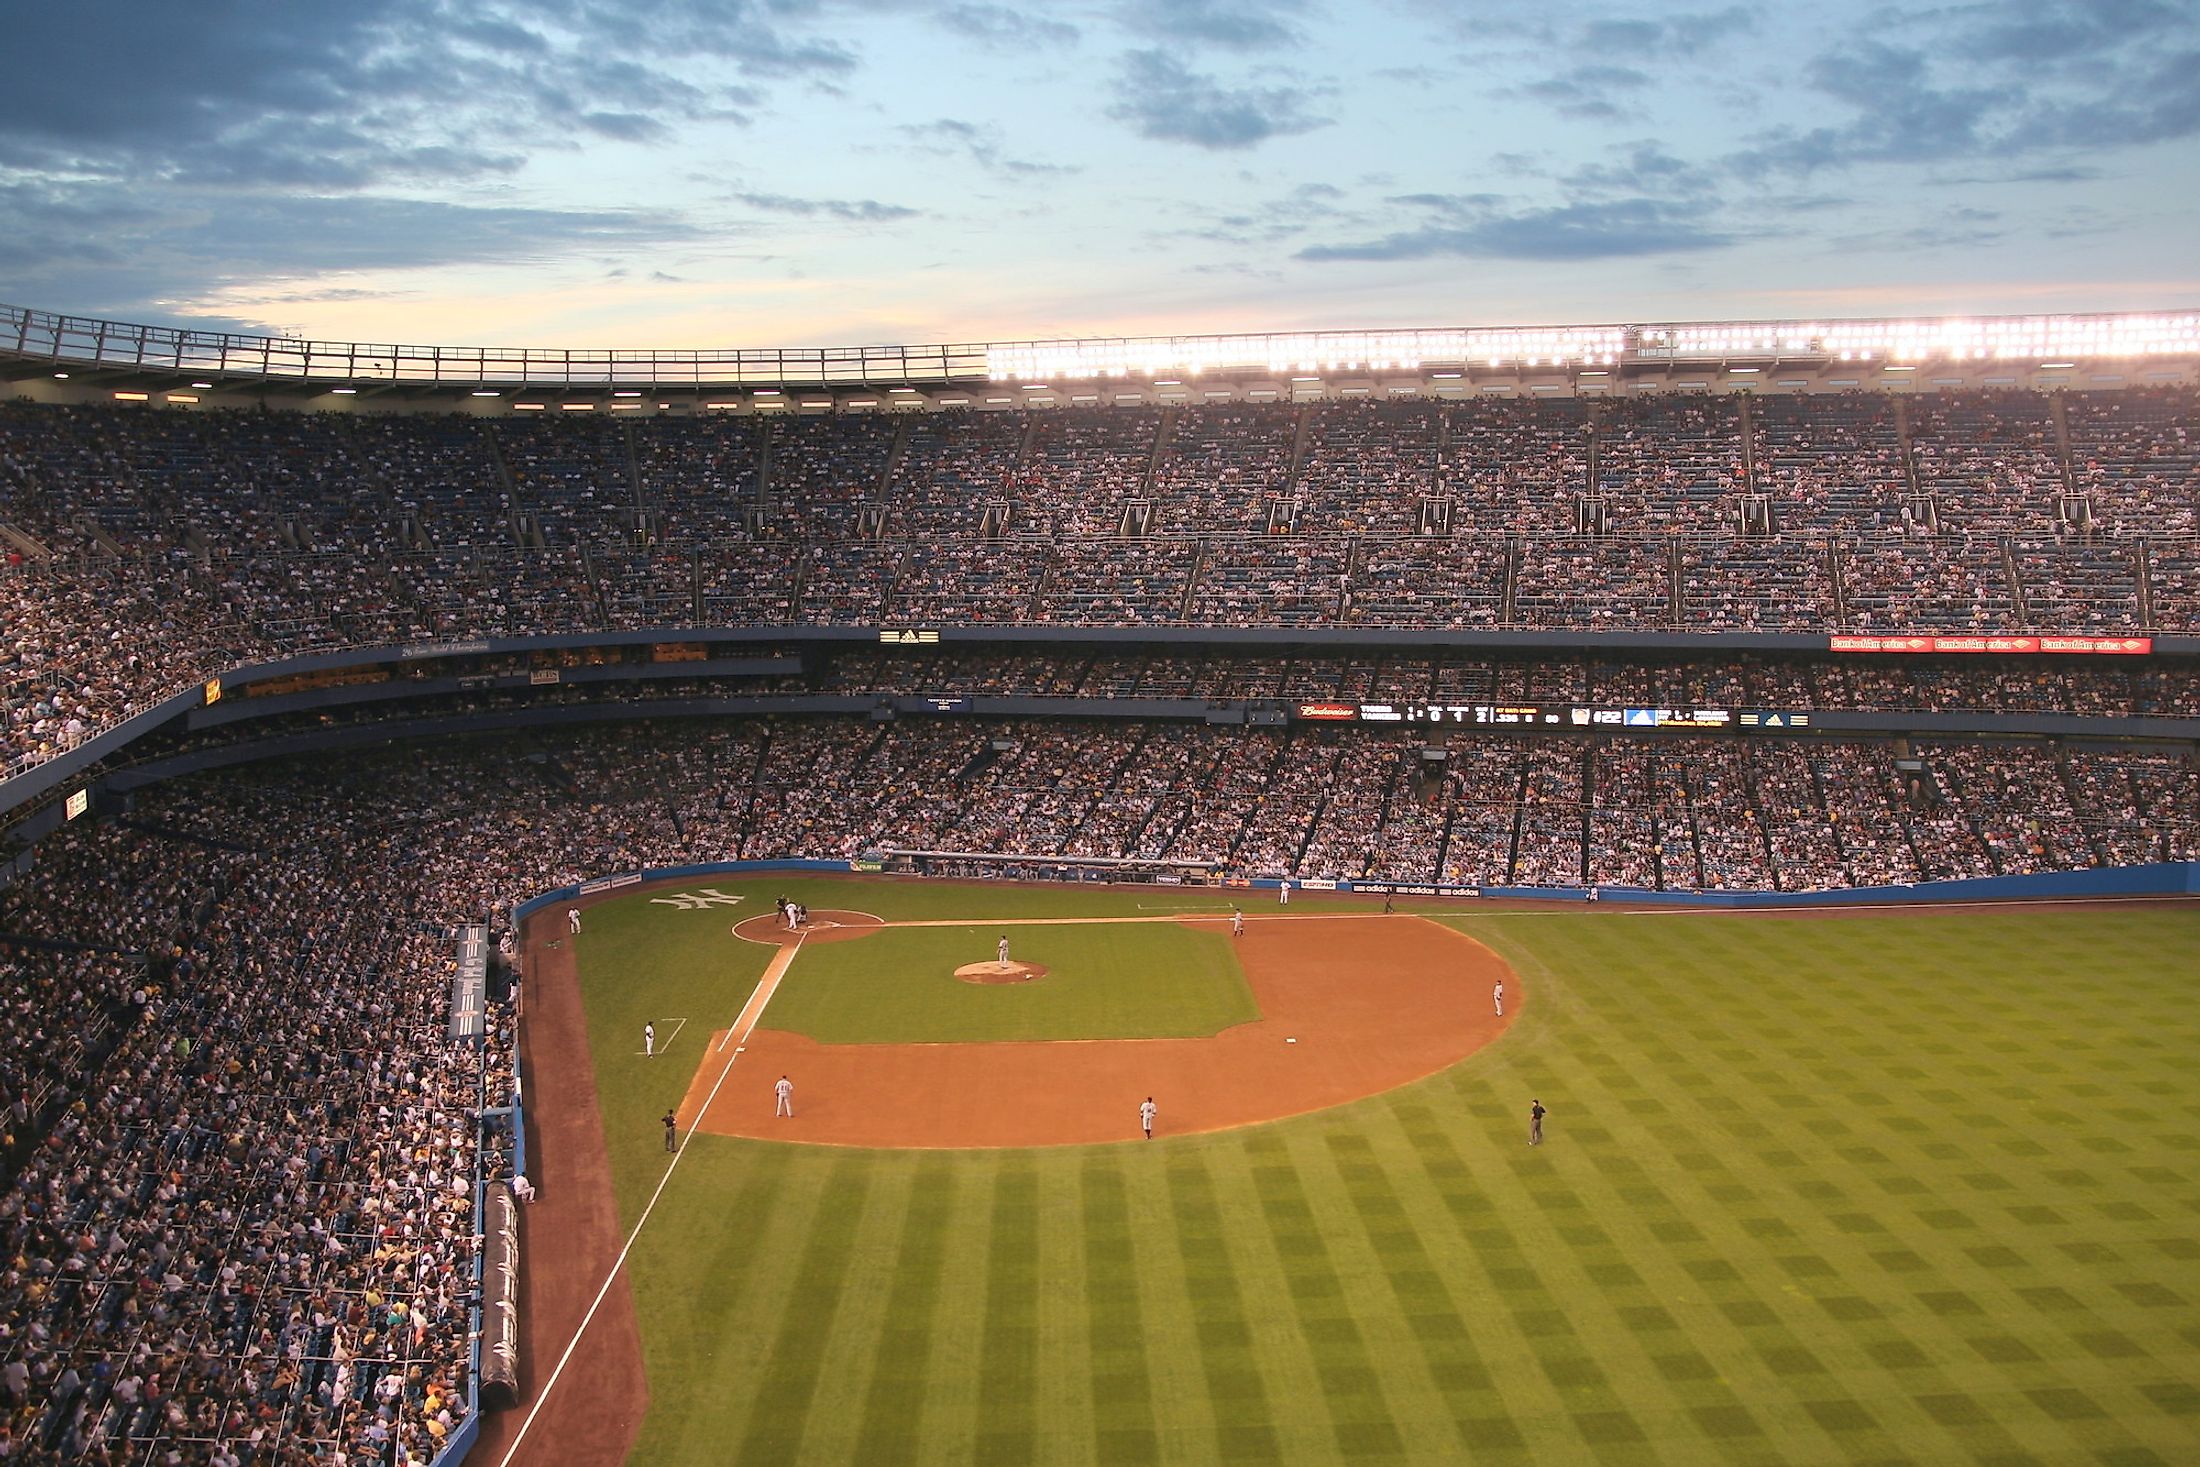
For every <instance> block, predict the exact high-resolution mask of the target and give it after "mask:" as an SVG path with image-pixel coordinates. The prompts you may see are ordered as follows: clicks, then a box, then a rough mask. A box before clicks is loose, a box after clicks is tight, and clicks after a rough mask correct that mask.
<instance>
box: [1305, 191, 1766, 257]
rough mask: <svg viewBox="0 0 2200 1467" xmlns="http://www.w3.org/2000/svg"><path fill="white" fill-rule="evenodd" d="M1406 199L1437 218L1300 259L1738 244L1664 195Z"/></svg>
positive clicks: (1616, 252) (1320, 248)
mask: <svg viewBox="0 0 2200 1467" xmlns="http://www.w3.org/2000/svg"><path fill="white" fill-rule="evenodd" d="M1402 202H1409V203H1418V204H1421V205H1423V206H1424V207H1426V208H1428V209H1429V210H1430V211H1431V212H1432V213H1434V214H1435V215H1436V216H1437V217H1436V218H1434V219H1433V220H1431V221H1430V222H1428V223H1425V224H1422V225H1420V226H1419V227H1417V228H1411V229H1401V230H1397V231H1394V232H1393V233H1390V234H1386V235H1383V236H1380V237H1379V238H1375V239H1368V240H1357V241H1350V242H1346V243H1342V244H1327V245H1309V246H1308V247H1306V248H1305V249H1302V250H1300V251H1299V252H1298V258H1299V259H1302V260H1310V261H1337V260H1362V261H1367V260H1430V259H1442V258H1457V259H1470V260H1471V259H1491V260H1535V261H1546V262H1550V261H1556V262H1574V261H1583V260H1612V259H1627V258H1632V257H1637V256H1643V255H1668V254H1676V253H1683V252H1693V251H1703V250H1718V249H1725V248H1727V247H1728V246H1730V245H1732V244H1734V243H1735V242H1736V236H1735V235H1734V234H1732V233H1730V232H1728V231H1725V230H1721V229H1715V228H1712V227H1710V226H1709V225H1708V224H1706V222H1705V221H1704V219H1703V218H1702V216H1701V215H1700V214H1699V213H1698V212H1697V211H1696V210H1695V209H1693V208H1691V207H1689V206H1687V205H1684V204H1676V203H1673V202H1672V201H1670V200H1665V199H1615V200H1612V201H1610V202H1605V203H1587V202H1575V203H1569V204H1560V205H1556V206H1553V207H1548V208H1514V209H1508V208H1506V207H1505V206H1504V205H1503V204H1502V202H1500V201H1498V200H1494V199H1491V198H1489V197H1488V196H1483V195H1477V196H1469V197H1457V198H1445V197H1430V196H1420V197H1409V198H1407V199H1405V200H1403V201H1402Z"/></svg>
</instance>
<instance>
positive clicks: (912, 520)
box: [0, 388, 2200, 767]
mask: <svg viewBox="0 0 2200 1467" xmlns="http://www.w3.org/2000/svg"><path fill="white" fill-rule="evenodd" d="M2195 415H2196V405H2195V400H2194V397H2193V394H2192V393H2191V391H2190V390H2189V389H2182V388H2179V389H2145V390H2135V391H2131V392H2117V393H2091V394H2069V395H2067V396H2065V397H2062V398H2059V399H2053V400H2050V399H2048V398H2045V397H2041V396H2039V395H2037V394H2025V393H1968V394H1945V395H1941V396H1938V397H1920V398H1916V399H1908V400H1901V401H1897V400H1895V399H1891V398H1888V397H1884V396H1879V395H1873V394H1850V395H1836V396H1811V397H1774V398H1768V399H1765V400H1762V401H1758V402H1756V403H1754V404H1753V405H1751V406H1749V407H1748V408H1746V409H1745V408H1744V406H1743V405H1742V404H1741V403H1740V402H1739V401H1738V400H1736V399H1732V398H1712V397H1686V396H1677V397H1659V398H1653V399H1646V400H1639V401H1638V400H1619V401H1612V402H1593V401H1589V400H1584V399H1565V400H1560V401H1536V400H1520V401H1514V400H1507V399H1501V400H1487V401H1485V400H1477V401H1474V402H1469V403H1452V404H1436V403H1428V402H1421V401H1409V402H1339V403H1325V404H1318V405H1310V406H1304V407H1301V406H1296V405H1290V404H1274V405H1267V406H1258V405H1244V404H1231V405H1221V406H1200V407H1187V408H1180V409H1161V408H1132V409H1113V408H1110V409H1099V408H1073V409H1067V410H1062V411H1053V412H1045V413H1037V412H1033V413H1025V412H1007V413H995V414H983V413H967V412H956V413H944V414H923V415H900V416H881V415H878V414H869V415H865V414H837V415H824V416H818V415H802V414H792V413H787V414H781V415H778V416H777V417H775V418H774V419H772V420H769V421H765V420H760V419H756V418H751V417H746V416H741V417H736V416H724V417H715V416H714V417H705V418H695V419H690V418H680V417H670V416H667V417H653V418H649V419H646V420H620V419H611V418H594V417H583V416H580V415H546V416H542V417H512V418H472V417H466V416H462V415H442V416H437V415H370V414H320V415H313V414H299V413H275V412H250V413H244V412H216V413H187V412H182V411H169V410H152V409H147V410H142V411H138V410H126V409H120V408H116V409H101V408H88V407H77V408H49V407H36V406H29V405H9V406H5V407H0V528H7V529H12V530H13V531H14V532H17V533H18V534H19V535H20V536H21V537H22V539H21V541H20V543H18V542H10V545H9V546H8V547H7V549H8V553H9V556H10V558H11V559H14V560H18V561H22V562H23V563H21V564H15V565H11V566H9V567H7V568H5V569H0V608H4V609H5V611H6V613H7V615H8V617H9V621H10V629H11V631H12V632H15V633H16V635H14V636H12V637H11V638H10V639H9V643H8V645H7V646H6V647H5V648H0V656H4V657H5V658H6V662H5V664H4V665H0V677H4V678H5V681H6V704H7V706H6V713H5V720H6V724H7V729H6V735H5V738H6V743H5V748H4V751H0V758H5V759H6V760H7V762H8V764H9V765H10V766H14V767H20V766H21V765H23V764H25V763H28V762H35V761H37V760H39V759H42V758H47V757H51V756H52V755H53V754H54V753H57V752H61V751H63V750H65V749H67V748H68V747H71V746H72V745H73V744H74V743H76V742H80V741H81V740H82V739H83V738H84V737H85V736H87V735H88V734H89V733H91V732H95V731H97V730H99V729H102V728H105V727H108V726H110V725H112V724H113V723H115V722H116V721H118V720H119V719H121V718H123V717H127V716H128V714H129V713H130V712H132V711H135V710H138V709H142V708H145V707H148V706H151V705H152V704H153V703H155V702H157V701H159V700H160V698H162V697H163V696H165V695H167V694H169V693H171V692H173V691H175V690H176V689H177V688H179V687H181V686H184V685H187V684H188V683H191V682H195V681H198V680H200V679H202V678H204V677H206V676H208V675H211V674H214V673H217V672H219V671H221V670H223V669H224V668H226V667H229V666H233V665H235V664H237V663H238V662H240V661H246V660H252V659H256V658H265V657H273V656H281V655H286V654H293V653H299V652H307V651H314V650H319V649H325V648H334V647H343V646H352V645H367V644H377V643H391V642H408V641H416V640H425V639H467V638H472V637H479V636H488V635H509V634H523V633H544V632H583V631H590V630H597V629H606V628H610V629H637V628H642V627H647V626H651V625H662V624H672V625H688V624H694V623H697V622H700V623H701V624H703V625H714V624H728V625H773V624H832V625H872V624H886V625H893V624H926V623H930V622H941V623H946V622H952V623H954V624H957V625H970V624H999V625H1026V624H1039V625H1049V626H1079V627H1083V626H1119V627H1131V628H1136V627H1147V626H1157V625H1205V626H1224V627H1229V626H1268V625H1277V624H1284V625H1305V626H1310V627H1320V626H1332V625H1334V626H1350V627H1364V628H1368V629H1371V630H1380V629H1388V628H1399V629H1416V628H1447V629H1465V628H1478V627H1496V626H1513V627H1531V628H1539V627H1560V628H1577V629H1594V630H1606V631H1614V632H1617V631H1625V630H1634V629H1645V628H1687V629H1696V630H1701V629H1726V630H1776V631H1824V630H1834V629H1858V630H1900V629H1904V628H1911V627H1915V628H1921V629H1932V630H2013V629H2021V628H2027V627H2029V628H2038V629H2045V630H2061V631H2102V632H2124V631H2132V630H2137V629H2155V630H2164V631H2177V630H2190V629H2192V628H2194V627H2195V626H2196V625H2200V622H2196V616H2200V522H2196V519H2195V516H2196V514H2200V510H2196V508H2195V505H2196V503H2200V447H2196V446H2195V445H2194V443H2193V441H2192V424H2193V421H2194V418H2195ZM1745 424H1746V425H1747V431H1745ZM1751 495H1762V496H1764V497H1765V498H1767V499H1768V500H1769V501H1770V502H1771V503H1772V505H1773V523H1772V527H1771V532H1770V533H1764V532H1757V533H1745V532H1744V531H1743V529H1742V528H1741V521H1740V519H1739V518H1738V517H1737V515H1736V513H1735V511H1736V507H1737V505H1738V504H1739V503H1740V502H1741V501H1742V499H1743V498H1744V497H1745V496H1751ZM1588 501H1593V502H1594V504H1595V505H1596V506H1598V507H1599V508H1598V511H1597V512H1598V515H1599V516H1601V519H1599V520H1598V521H1597V522H1596V523H1594V524H1590V523H1588V522H1585V521H1584V520H1583V518H1582V511H1583V505H1584V502H1588ZM1921 503H1930V504H1932V505H1935V506H1937V508H1936V509H1935V510H1934V511H1933V512H1932V513H1931V514H1929V515H1928V514H1926V513H1925V512H1923V511H1921V510H1920V509H1919V505H1920V504H1921ZM2074 505H2076V506H2082V507H2083V509H2082V512H2079V511H2078V510H2075V509H2073V508H2072V506H2074ZM1439 510H1440V511H1441V512H1440V513H1439ZM41 548H42V549H44V550H46V551H50V552H52V554H51V555H50V556H42V555H40V554H38V551H39V550H40V549H41Z"/></svg>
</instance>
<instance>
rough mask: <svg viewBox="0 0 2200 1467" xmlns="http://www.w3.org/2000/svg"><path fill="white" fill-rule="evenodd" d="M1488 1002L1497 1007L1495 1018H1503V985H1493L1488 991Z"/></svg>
mask: <svg viewBox="0 0 2200 1467" xmlns="http://www.w3.org/2000/svg"><path fill="white" fill-rule="evenodd" d="M1490 1002H1491V1003H1493V1004H1495V1005H1497V1016H1498V1017H1499V1018H1500V1019H1502V1018H1503V1017H1505V985H1504V984H1502V983H1498V984H1495V985H1493V986H1492V987H1491V989H1490Z"/></svg>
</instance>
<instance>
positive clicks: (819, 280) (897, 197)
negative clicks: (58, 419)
mask: <svg viewBox="0 0 2200 1467" xmlns="http://www.w3.org/2000/svg"><path fill="white" fill-rule="evenodd" d="M0 39H4V41H5V49H6V51H7V53H8V54H9V56H10V58H11V59H10V61H9V64H8V68H7V80H6V83H5V85H0V301H5V302H7V303H9V304H11V305H19V306H31V307H35V308H38V309H42V310H50V311H63V312H71V313H77V314H83V315H93V316H104V317H109V318H114V319H121V320H129V321H149V322H155V323H159V324H171V325H194V326H202V327H206V328H208V329H217V330H241V331H254V332H270V333H277V334H288V335H295V336H303V337H316V338H322V339H330V340H349V341H366V342H399V343H408V344H412V343H433V344H450V345H497V346H614V347H685V346H715V347H728V346H825V345H852V344H873V343H931V342H943V341H946V342H980V341H1010V340H1023V339H1051V338H1059V337H1078V336H1115V335H1146V334H1173V333H1180V332H1207V331H1218V332H1234V331H1267V330H1307V329H1325V328H1327V329H1351V328H1374V327H1399V326H1423V327H1447V326H1482V325H1511V324H1521V325H1537V324H1557V323H1576V322H1587V323H1603V322H1653V321H1695V320H1724V319H1736V318H1753V319H1754V318H1771V319H1793V318H1818V317H1826V316H1834V317H1853V316H1877V315H1942V314H1987V313H1996V314H2000V313H2031V312H2042V311H2103V310H2106V311H2120V310H2157V309H2159V310H2185V309H2192V308H2194V307H2196V306H2200V245H2196V241H2200V228H2196V225H2200V0H2018V3H1998V0H1997V3H1980V4H1919V3H1893V4H1885V5H1876V4H1868V3H1848V0H1826V3H1822V4H1819V5H1816V6H1795V5H1786V6H1773V5H1762V4H1751V5H1732V6H1725V5H1716V4H1714V5H1708V6H1696V7H1691V6H1689V5H1687V4H1686V3H1675V4H1660V5H1648V4H1621V3H1597V0H1578V3H1568V4H1549V3H1543V0H1534V3H1528V0H1410V3H1409V0H1360V3H1322V0H1086V3H1077V0H1062V3H1056V4H1048V5H1038V4H1033V5H1017V6H1010V5H1001V4H994V3H987V0H966V3H957V0H945V3H927V4H911V3H906V0H651V3H649V4H647V5H642V4H637V3H632V0H528V3H524V4H512V3H501V0H465V3H461V0H366V3H352V4H336V3H326V4H324V3H307V4H289V3H274V0H264V3H244V0H203V3H198V4H194V5H190V6H152V5H121V4H113V3H98V0H83V3H67V4H57V3H54V0H0Z"/></svg>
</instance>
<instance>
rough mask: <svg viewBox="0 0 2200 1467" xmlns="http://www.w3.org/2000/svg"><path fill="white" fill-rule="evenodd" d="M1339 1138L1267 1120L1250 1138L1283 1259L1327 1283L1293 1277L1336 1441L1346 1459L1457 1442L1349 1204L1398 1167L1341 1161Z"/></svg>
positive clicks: (1382, 1191) (1425, 1453) (1443, 1448)
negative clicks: (1287, 1129)
mask: <svg viewBox="0 0 2200 1467" xmlns="http://www.w3.org/2000/svg"><path fill="white" fill-rule="evenodd" d="M1338 1139H1339V1138H1337V1137H1335V1136H1334V1135H1331V1136H1321V1137H1316V1136H1311V1135H1307V1136H1293V1137H1287V1136H1286V1135H1285V1134H1284V1133H1281V1132H1276V1131H1261V1132H1255V1133H1252V1134H1251V1135H1248V1136H1247V1137H1246V1138H1245V1142H1244V1146H1245V1152H1246V1155H1247V1159H1248V1160H1249V1161H1250V1162H1251V1163H1252V1179H1253V1183H1254V1186H1255V1187H1256V1189H1257V1190H1258V1192H1259V1195H1260V1199H1261V1207H1262V1209H1263V1211H1264V1213H1265V1214H1266V1216H1267V1218H1268V1222H1269V1237H1270V1239H1271V1241H1272V1243H1273V1245H1274V1247H1275V1249H1276V1253H1277V1258H1278V1261H1279V1262H1280V1263H1282V1264H1283V1265H1284V1266H1285V1268H1286V1269H1287V1270H1291V1271H1294V1272H1299V1271H1309V1270H1310V1271H1311V1274H1312V1277H1313V1278H1315V1279H1317V1280H1319V1281H1320V1282H1321V1284H1322V1286H1323V1290H1322V1291H1319V1292H1318V1291H1316V1290H1314V1289H1311V1288H1306V1287H1303V1286H1301V1285H1300V1284H1298V1283H1297V1282H1294V1284H1293V1287H1292V1291H1291V1293H1292V1301H1293V1303H1294V1304H1295V1305H1296V1306H1297V1310H1298V1323H1299V1330H1300V1333H1301V1334H1302V1336H1303V1337H1304V1339H1305V1343H1306V1349H1307V1351H1308V1353H1309V1354H1310V1355H1311V1356H1312V1357H1313V1360H1314V1365H1315V1372H1316V1374H1317V1376H1318V1378H1319V1380H1320V1382H1321V1388H1322V1393H1323V1395H1324V1397H1325V1398H1326V1400H1327V1403H1328V1407H1329V1416H1330V1421H1331V1428H1332V1430H1333V1431H1334V1432H1335V1435H1336V1443H1337V1449H1338V1453H1339V1455H1340V1456H1342V1457H1344V1458H1345V1459H1346V1460H1350V1461H1370V1460H1392V1459H1401V1458H1406V1457H1417V1458H1419V1459H1421V1460H1428V1459H1430V1458H1431V1457H1433V1456H1436V1455H1441V1454H1446V1453H1456V1452H1457V1450H1458V1439H1457V1437H1456V1436H1455V1435H1454V1434H1453V1433H1452V1432H1451V1431H1449V1430H1448V1429H1447V1423H1446V1421H1445V1419H1444V1403H1443V1398H1442V1395H1441V1393H1440V1392H1438V1391H1437V1390H1436V1388H1435V1386H1434V1383H1433V1382H1432V1380H1431V1378H1430V1376H1429V1373H1428V1370H1427V1368H1426V1364H1425V1362H1424V1360H1423V1358H1422V1356H1421V1353H1420V1349H1419V1346H1418V1344H1417V1343H1416V1342H1415V1341H1414V1339H1413V1337H1412V1335H1411V1333H1410V1332H1409V1331H1408V1330H1407V1329H1406V1328H1405V1325H1404V1320H1403V1318H1402V1316H1401V1314H1400V1312H1399V1310H1398V1307H1397V1300H1396V1297H1395V1295H1394V1294H1393V1293H1392V1290H1391V1288H1390V1284H1389V1279H1388V1276H1387V1275H1386V1274H1385V1272H1384V1271H1383V1268H1382V1259H1381V1257H1380V1255H1379V1254H1378V1252H1377V1250H1376V1249H1375V1247H1374V1246H1372V1245H1371V1243H1370V1241H1369V1238H1368V1235H1367V1233H1366V1231H1365V1230H1364V1229H1363V1228H1362V1227H1361V1226H1360V1214H1359V1212H1358V1211H1357V1209H1355V1208H1354V1206H1353V1199H1354V1197H1356V1196H1364V1197H1369V1198H1374V1197H1383V1198H1387V1197H1389V1195H1390V1193H1391V1191H1392V1186H1393V1184H1392V1181H1391V1178H1390V1176H1389V1174H1388V1172H1387V1171H1386V1170H1385V1169H1384V1168H1383V1167H1382V1166H1381V1165H1380V1164H1379V1163H1377V1162H1376V1161H1375V1160H1374V1159H1373V1157H1372V1156H1369V1155H1365V1154H1356V1155H1354V1156H1352V1157H1351V1158H1349V1161H1340V1159H1339V1158H1338V1156H1337V1154H1336V1153H1335V1150H1334V1143H1335V1141H1336V1140H1338ZM1331 1288H1333V1289H1334V1293H1329V1292H1327V1291H1328V1290H1329V1289H1331Z"/></svg>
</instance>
